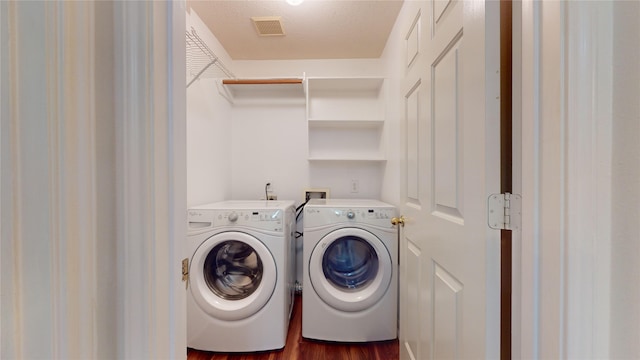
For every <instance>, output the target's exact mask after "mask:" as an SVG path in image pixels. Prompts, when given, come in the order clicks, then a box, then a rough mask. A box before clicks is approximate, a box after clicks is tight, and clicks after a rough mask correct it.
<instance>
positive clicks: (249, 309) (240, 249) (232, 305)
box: [189, 231, 276, 320]
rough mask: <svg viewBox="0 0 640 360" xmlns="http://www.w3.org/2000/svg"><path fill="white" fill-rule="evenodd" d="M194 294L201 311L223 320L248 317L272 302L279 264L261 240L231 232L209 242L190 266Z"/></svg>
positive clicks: (206, 241) (204, 244)
mask: <svg viewBox="0 0 640 360" xmlns="http://www.w3.org/2000/svg"><path fill="white" fill-rule="evenodd" d="M189 277H190V285H191V293H192V294H193V297H194V299H195V301H196V303H197V304H198V306H200V308H201V309H202V310H203V311H205V312H206V313H208V314H209V315H211V316H213V317H215V318H217V319H221V320H240V319H244V318H247V317H249V316H251V315H253V314H255V313H256V312H258V311H260V309H262V307H264V305H265V304H266V303H267V302H268V301H269V298H271V294H273V291H274V290H275V286H276V264H275V260H274V259H273V257H272V256H271V252H269V250H268V249H267V247H266V246H265V245H264V244H263V243H262V242H261V241H260V240H258V239H257V238H255V237H253V236H250V235H248V234H245V233H241V232H236V231H229V232H224V233H220V234H216V235H214V236H212V237H210V238H208V239H207V240H205V241H204V242H203V243H202V244H201V245H200V247H198V249H197V250H196V252H195V253H194V255H193V258H192V259H191V265H190V267H189Z"/></svg>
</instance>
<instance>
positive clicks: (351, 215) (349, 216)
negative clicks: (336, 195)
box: [347, 211, 356, 219]
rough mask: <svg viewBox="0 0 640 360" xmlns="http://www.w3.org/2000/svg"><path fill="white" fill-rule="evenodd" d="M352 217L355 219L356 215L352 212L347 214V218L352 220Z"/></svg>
mask: <svg viewBox="0 0 640 360" xmlns="http://www.w3.org/2000/svg"><path fill="white" fill-rule="evenodd" d="M354 217H356V214H354V213H353V211H349V212H347V218H349V219H353V218H354Z"/></svg>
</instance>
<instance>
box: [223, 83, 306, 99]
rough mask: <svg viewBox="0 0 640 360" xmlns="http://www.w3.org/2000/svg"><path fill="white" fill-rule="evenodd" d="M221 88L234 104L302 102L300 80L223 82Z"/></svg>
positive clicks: (303, 97) (301, 84)
mask: <svg viewBox="0 0 640 360" xmlns="http://www.w3.org/2000/svg"><path fill="white" fill-rule="evenodd" d="M223 86H224V88H225V89H226V91H227V93H228V94H229V95H230V96H231V98H232V99H233V101H234V102H237V101H247V102H250V101H261V100H272V101H277V102H278V103H280V102H288V101H294V102H304V100H305V96H304V86H303V82H302V79H286V78H284V79H248V80H236V79H234V80H228V79H227V80H223Z"/></svg>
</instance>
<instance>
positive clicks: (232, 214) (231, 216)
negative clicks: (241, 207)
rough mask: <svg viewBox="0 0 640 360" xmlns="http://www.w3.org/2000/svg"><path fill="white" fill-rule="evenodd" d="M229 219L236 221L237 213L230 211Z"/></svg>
mask: <svg viewBox="0 0 640 360" xmlns="http://www.w3.org/2000/svg"><path fill="white" fill-rule="evenodd" d="M229 221H231V222H236V221H238V214H236V213H235V212H232V213H231V214H229Z"/></svg>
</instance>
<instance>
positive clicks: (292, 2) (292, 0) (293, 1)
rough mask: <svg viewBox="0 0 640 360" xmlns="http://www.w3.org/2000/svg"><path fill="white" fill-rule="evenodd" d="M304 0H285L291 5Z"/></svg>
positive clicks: (298, 3)
mask: <svg viewBox="0 0 640 360" xmlns="http://www.w3.org/2000/svg"><path fill="white" fill-rule="evenodd" d="M303 1H304V0H287V4H289V5H293V6H298V5H300V4H302V2H303Z"/></svg>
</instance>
